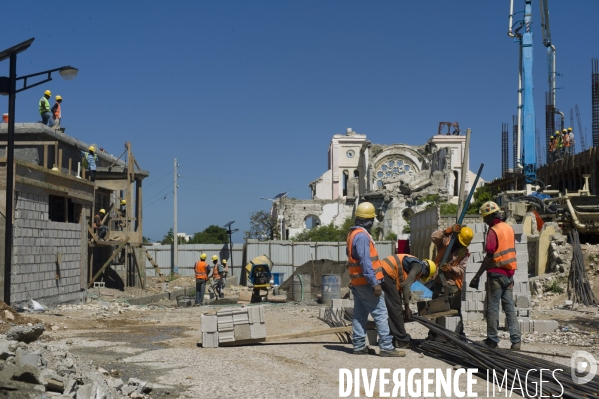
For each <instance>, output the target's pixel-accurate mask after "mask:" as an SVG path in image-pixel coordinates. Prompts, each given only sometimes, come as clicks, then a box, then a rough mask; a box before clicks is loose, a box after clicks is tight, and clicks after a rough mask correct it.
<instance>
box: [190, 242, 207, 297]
mask: <svg viewBox="0 0 599 399" xmlns="http://www.w3.org/2000/svg"><path fill="white" fill-rule="evenodd" d="M193 269H194V272H195V276H196V300H195V304H196V306H202V305H203V304H204V293H205V292H206V281H208V273H209V270H210V266H209V265H208V262H206V254H205V253H202V254H201V255H200V260H199V261H197V262H196V264H195V265H194V267H193Z"/></svg>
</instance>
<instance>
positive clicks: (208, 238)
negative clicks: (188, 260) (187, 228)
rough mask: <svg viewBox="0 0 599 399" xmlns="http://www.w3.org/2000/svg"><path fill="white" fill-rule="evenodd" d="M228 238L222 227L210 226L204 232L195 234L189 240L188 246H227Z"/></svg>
mask: <svg viewBox="0 0 599 399" xmlns="http://www.w3.org/2000/svg"><path fill="white" fill-rule="evenodd" d="M228 242H229V236H228V235H227V229H225V228H224V227H220V226H216V225H210V226H208V227H207V228H206V229H205V230H204V231H200V232H197V233H195V234H194V235H193V237H192V238H191V239H190V240H189V244H227V243H228Z"/></svg>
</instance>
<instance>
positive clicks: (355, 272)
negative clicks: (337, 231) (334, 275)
mask: <svg viewBox="0 0 599 399" xmlns="http://www.w3.org/2000/svg"><path fill="white" fill-rule="evenodd" d="M360 233H363V234H367V235H368V238H369V239H370V261H371V262H372V269H373V270H374V276H375V278H377V279H378V280H382V279H383V269H382V266H381V261H380V260H379V254H378V252H377V251H376V248H375V246H374V241H373V240H372V237H371V236H370V234H368V232H367V231H366V230H365V229H364V228H362V227H359V228H357V229H353V230H352V231H351V232H350V233H349V234H348V236H347V269H348V271H349V278H350V282H351V284H352V285H353V286H356V287H358V286H360V285H366V284H368V281H367V280H366V277H364V274H362V266H360V262H359V261H357V260H356V258H354V257H353V256H352V247H353V243H354V237H355V236H356V235H358V234H360Z"/></svg>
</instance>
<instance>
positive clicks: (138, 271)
mask: <svg viewBox="0 0 599 399" xmlns="http://www.w3.org/2000/svg"><path fill="white" fill-rule="evenodd" d="M132 251H133V258H134V261H135V268H136V269H137V275H138V276H139V285H141V289H142V290H143V289H144V282H143V280H142V278H141V277H142V276H141V270H140V268H139V259H137V251H135V249H132Z"/></svg>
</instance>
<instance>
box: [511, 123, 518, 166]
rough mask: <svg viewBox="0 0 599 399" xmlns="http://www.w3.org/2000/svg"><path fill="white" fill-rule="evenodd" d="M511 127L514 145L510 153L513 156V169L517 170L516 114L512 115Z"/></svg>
mask: <svg viewBox="0 0 599 399" xmlns="http://www.w3.org/2000/svg"><path fill="white" fill-rule="evenodd" d="M512 129H513V142H512V144H513V146H514V152H513V154H512V156H513V158H512V165H513V171H514V172H517V171H518V118H517V117H516V115H512Z"/></svg>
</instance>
